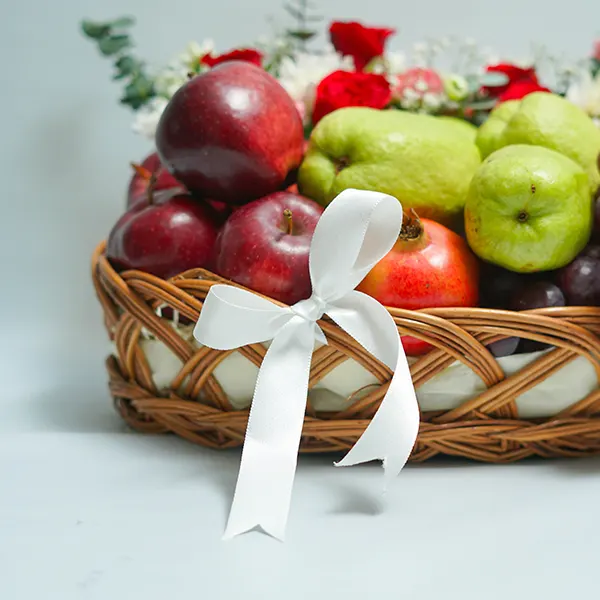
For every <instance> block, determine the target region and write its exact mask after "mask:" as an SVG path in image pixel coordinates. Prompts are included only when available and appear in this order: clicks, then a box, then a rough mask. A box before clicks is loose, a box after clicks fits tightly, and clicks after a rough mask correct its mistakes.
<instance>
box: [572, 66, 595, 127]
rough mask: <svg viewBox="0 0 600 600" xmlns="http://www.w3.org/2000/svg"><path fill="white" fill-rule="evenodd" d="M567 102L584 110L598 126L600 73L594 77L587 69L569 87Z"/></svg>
mask: <svg viewBox="0 0 600 600" xmlns="http://www.w3.org/2000/svg"><path fill="white" fill-rule="evenodd" d="M566 98H567V100H569V101H570V102H572V103H573V104H576V105H577V106H579V107H580V108H582V109H583V110H584V111H585V112H586V113H587V114H588V115H589V116H590V117H592V119H594V121H595V122H596V124H599V123H600V73H598V74H597V75H596V77H592V75H591V73H590V72H589V71H588V70H587V69H585V70H583V71H581V73H580V74H579V76H578V77H577V78H574V80H573V82H572V83H571V85H570V86H569V89H568V90H567V94H566Z"/></svg>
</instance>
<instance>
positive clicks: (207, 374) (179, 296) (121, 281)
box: [92, 243, 600, 462]
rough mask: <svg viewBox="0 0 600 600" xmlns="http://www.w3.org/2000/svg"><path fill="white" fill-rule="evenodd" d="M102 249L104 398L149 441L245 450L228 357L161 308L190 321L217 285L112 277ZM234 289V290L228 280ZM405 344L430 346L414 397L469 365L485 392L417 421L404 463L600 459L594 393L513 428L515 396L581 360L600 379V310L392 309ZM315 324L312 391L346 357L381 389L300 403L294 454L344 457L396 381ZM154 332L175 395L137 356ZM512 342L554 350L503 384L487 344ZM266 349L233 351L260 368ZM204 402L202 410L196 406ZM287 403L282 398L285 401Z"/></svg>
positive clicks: (598, 400) (187, 278)
mask: <svg viewBox="0 0 600 600" xmlns="http://www.w3.org/2000/svg"><path fill="white" fill-rule="evenodd" d="M104 248H105V245H104V243H102V244H100V245H99V246H98V247H97V249H96V251H95V253H94V255H93V258H92V276H93V281H94V285H95V289H96V293H97V296H98V299H99V300H100V303H101V305H102V308H103V311H104V320H105V325H106V328H107V331H108V333H109V336H110V338H111V339H112V340H113V341H114V343H115V346H116V349H117V350H116V355H114V356H110V357H109V358H108V359H107V363H106V364H107V369H108V374H109V381H110V383H109V386H110V392H111V395H112V397H113V399H114V403H115V406H116V408H117V410H118V411H119V413H120V414H121V416H122V417H123V419H124V420H125V421H126V422H127V423H128V424H129V425H130V426H131V427H133V428H134V429H136V430H138V431H142V432H146V433H165V432H172V433H175V434H176V435H179V436H181V437H183V438H185V439H187V440H189V441H191V442H194V443H197V444H201V445H204V446H210V447H213V448H229V447H234V446H241V445H242V443H243V440H244V434H245V429H246V423H247V419H248V411H247V410H235V409H234V408H233V407H232V406H231V404H230V402H229V400H228V398H227V396H226V394H225V393H224V392H223V389H222V388H221V386H220V384H219V383H218V381H217V380H216V378H215V377H214V374H213V370H214V369H215V368H216V367H217V366H218V365H219V364H220V363H221V361H223V359H225V358H226V357H227V356H228V355H229V354H231V352H232V351H228V352H223V351H217V350H212V349H210V348H201V349H197V348H195V347H192V346H191V345H190V344H189V343H188V342H187V341H186V340H185V339H183V338H182V337H181V336H180V335H178V334H177V333H176V332H175V330H174V329H173V328H172V327H171V326H170V325H169V324H168V323H167V322H166V321H165V320H164V319H161V318H159V317H158V316H157V315H156V309H157V308H158V307H159V306H161V305H165V304H166V305H168V306H170V307H172V308H173V309H174V310H176V311H178V312H179V313H180V314H181V315H183V316H185V317H187V318H188V319H190V320H193V321H196V320H197V319H198V315H199V314H200V311H201V309H202V303H203V300H204V299H205V298H206V295H207V293H208V291H209V289H210V287H211V286H212V285H213V284H214V283H216V282H222V281H223V280H221V279H220V278H219V277H217V276H216V275H214V274H212V273H209V272H207V271H204V270H200V269H197V270H193V271H188V272H187V273H184V274H182V275H181V276H178V277H176V278H174V279H172V280H169V281H165V280H162V279H159V278H157V277H154V276H152V275H148V274H145V273H141V272H139V271H129V272H125V273H121V274H118V273H116V272H115V271H114V269H113V268H112V267H111V265H110V264H109V262H108V261H107V260H106V258H105V256H104ZM228 283H229V282H228ZM390 312H391V314H392V316H393V318H394V321H395V322H396V325H397V326H398V331H399V332H400V334H401V335H412V336H414V337H417V338H420V339H423V340H425V341H427V342H429V343H431V344H432V345H434V346H435V349H433V350H432V351H430V352H429V353H428V354H426V355H425V356H423V357H421V358H419V360H417V361H416V362H415V363H414V364H413V365H411V374H412V378H413V382H414V385H415V387H417V388H418V387H419V386H420V385H422V384H424V383H425V382H426V381H428V380H429V379H431V378H432V377H433V376H435V375H437V374H438V373H440V372H442V371H443V370H444V369H445V368H447V367H448V366H449V365H451V364H452V363H453V362H455V361H457V360H458V361H461V362H462V363H464V364H465V365H468V367H469V368H470V369H472V370H473V371H474V372H475V373H476V374H477V375H479V377H481V379H482V380H483V382H484V383H485V385H486V386H487V389H486V391H485V392H483V393H481V394H479V395H477V396H476V397H473V398H471V399H469V400H468V401H466V402H464V403H463V404H462V405H460V406H459V407H457V408H454V409H452V410H448V411H436V412H428V413H422V414H421V427H420V432H419V437H418V440H417V444H416V445H415V448H414V450H413V454H412V457H411V460H414V461H424V460H427V459H429V458H432V457H433V456H436V455H438V454H447V455H453V456H463V457H467V458H470V459H475V460H479V461H486V462H510V461H516V460H520V459H523V458H526V457H529V456H536V455H537V456H543V457H552V456H568V457H575V456H584V455H589V454H594V453H598V452H600V388H596V389H595V390H594V391H593V392H592V393H590V394H589V395H588V396H587V397H585V398H583V399H582V400H580V401H578V402H577V403H576V404H574V405H572V406H571V407H569V408H568V409H566V410H563V411H562V412H560V413H559V414H557V415H555V416H553V417H552V418H550V419H536V420H522V419H519V417H518V413H517V408H516V404H515V398H517V397H518V396H519V395H520V394H522V393H524V392H526V391H527V390H529V389H531V388H533V387H534V386H536V385H538V384H539V383H540V382H541V381H543V380H544V379H546V378H547V377H549V376H551V375H552V374H554V373H556V372H557V371H559V370H560V369H561V368H562V367H564V366H565V365H566V364H568V363H569V362H571V361H572V360H574V359H575V358H577V357H578V356H584V357H585V358H586V359H587V360H589V361H590V362H591V364H592V365H593V367H594V368H595V371H596V373H597V375H598V378H599V380H600V338H599V337H598V336H599V335H600V308H591V307H581V308H579V307H565V308H552V309H540V310H535V311H527V312H522V313H517V312H509V311H500V310H490V309H480V308H477V309H472V308H444V309H428V310H423V311H416V312H415V311H408V310H399V309H390ZM320 325H321V327H322V329H323V331H324V333H325V335H326V336H327V339H328V342H329V345H328V346H323V347H321V348H319V349H318V350H316V351H315V353H314V355H313V361H312V367H311V373H310V380H309V388H312V387H313V386H315V385H316V384H317V383H318V382H319V381H320V380H321V379H323V377H325V376H326V375H327V374H328V373H329V372H331V371H332V370H333V369H335V368H336V367H337V366H339V365H340V364H341V363H342V362H344V361H345V360H347V359H349V358H351V359H354V360H355V361H357V362H358V363H360V364H362V365H363V366H364V367H365V368H366V369H367V370H368V371H369V372H370V373H372V374H373V375H374V376H375V378H376V379H377V381H379V382H380V385H378V386H372V387H371V388H370V389H369V391H368V393H366V395H361V396H360V398H359V399H357V400H356V401H355V402H353V403H352V404H351V405H350V406H349V407H348V408H347V409H345V410H343V411H341V412H337V413H316V412H315V410H314V409H313V408H312V407H311V405H310V402H308V403H307V409H306V416H305V420H304V428H303V434H302V441H301V447H300V451H301V452H325V451H341V450H345V449H348V448H350V447H351V446H352V445H353V444H354V442H355V441H356V440H357V439H358V438H359V437H360V435H361V434H362V432H363V431H364V429H365V428H366V426H367V425H368V423H369V421H370V419H371V418H372V416H373V415H374V414H375V411H376V410H377V408H378V406H379V403H380V402H381V399H382V398H383V396H384V394H385V391H386V389H387V383H388V382H389V380H390V378H391V372H390V371H389V369H388V368H387V367H386V366H384V365H382V364H381V363H380V362H378V361H377V360H376V359H375V358H373V357H372V356H371V355H370V354H369V353H368V352H367V351H366V350H364V349H363V348H362V347H361V346H360V345H359V344H358V343H357V342H356V341H355V340H354V339H352V338H351V337H350V336H348V335H347V334H346V333H345V332H343V331H342V330H341V329H340V328H339V327H337V326H336V325H335V324H333V323H332V322H330V321H328V320H327V319H324V320H323V321H321V322H320ZM148 333H149V334H151V335H152V336H154V337H155V338H156V339H158V340H160V342H161V343H163V344H165V345H166V346H168V348H170V350H171V351H172V352H173V353H174V354H175V355H176V356H177V357H178V358H179V359H180V360H181V361H182V363H183V368H182V369H181V370H180V372H179V373H178V374H177V376H176V377H175V379H174V380H173V381H172V382H171V386H170V390H169V391H168V393H165V392H164V390H163V391H161V392H159V390H157V389H156V386H155V383H154V381H153V377H152V372H151V370H150V367H149V365H148V362H147V360H146V357H145V356H144V353H143V351H142V350H141V349H140V346H139V342H140V339H141V336H142V335H147V334H148ZM509 336H518V337H521V338H528V339H532V340H537V341H540V342H546V343H548V344H551V345H552V346H554V349H553V350H551V351H550V352H548V353H546V354H544V355H542V356H541V357H540V358H538V359H537V360H535V361H534V362H532V363H530V364H528V365H527V366H526V367H524V368H523V369H521V370H520V371H519V372H518V373H515V374H513V375H511V376H508V377H506V376H505V374H504V372H503V371H502V369H501V367H500V366H499V364H498V362H497V361H496V359H495V358H494V357H493V356H492V355H491V354H490V352H489V351H488V350H487V349H486V348H485V344H489V343H490V342H493V341H496V340H500V339H502V338H505V337H509ZM265 351H266V350H265V348H264V347H263V346H262V345H258V344H256V345H251V346H246V347H244V348H240V349H238V350H235V351H233V352H240V353H242V355H243V356H244V357H246V358H247V359H248V360H250V361H251V362H252V363H254V364H255V365H257V366H260V364H261V361H262V359H263V357H264V354H265ZM200 392H202V401H198V399H197V398H198V397H199V395H200ZM283 400H284V399H282V401H283Z"/></svg>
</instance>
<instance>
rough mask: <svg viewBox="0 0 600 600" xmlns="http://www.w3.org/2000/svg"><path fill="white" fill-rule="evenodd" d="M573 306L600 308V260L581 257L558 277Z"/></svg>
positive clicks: (568, 300) (592, 257)
mask: <svg viewBox="0 0 600 600" xmlns="http://www.w3.org/2000/svg"><path fill="white" fill-rule="evenodd" d="M558 280H559V285H560V287H561V288H562V290H563V292H564V293H565V296H566V297H567V302H568V303H569V304H570V305H571V306H600V258H596V257H595V256H594V255H593V254H592V255H591V256H589V255H588V256H585V255H583V254H581V255H579V256H578V257H577V258H576V259H575V260H574V261H573V262H572V263H570V264H568V265H567V266H566V267H563V268H562V269H561V271H560V273H559V276H558Z"/></svg>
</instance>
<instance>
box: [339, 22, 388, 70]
mask: <svg viewBox="0 0 600 600" xmlns="http://www.w3.org/2000/svg"><path fill="white" fill-rule="evenodd" d="M394 33H396V30H395V29H384V28H380V27H365V26H364V25H361V24H360V23H357V22H356V21H351V22H342V21H334V22H333V23H332V24H331V25H330V26H329V36H330V38H331V43H332V44H333V47H334V48H335V49H336V50H337V51H338V52H339V53H340V54H343V55H344V56H351V57H352V58H353V59H354V66H355V68H356V70H357V71H362V70H363V69H364V68H365V66H366V65H367V64H368V63H369V61H371V60H372V59H373V58H376V57H378V56H381V55H382V54H383V48H384V46H385V42H386V40H387V38H388V37H389V36H390V35H393V34H394Z"/></svg>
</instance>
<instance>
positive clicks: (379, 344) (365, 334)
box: [328, 291, 419, 488]
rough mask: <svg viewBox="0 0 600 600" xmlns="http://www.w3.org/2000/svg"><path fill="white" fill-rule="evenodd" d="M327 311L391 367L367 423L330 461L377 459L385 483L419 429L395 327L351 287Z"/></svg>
mask: <svg viewBox="0 0 600 600" xmlns="http://www.w3.org/2000/svg"><path fill="white" fill-rule="evenodd" d="M328 314H329V316H330V317H331V318H332V319H333V320H334V321H335V322H336V323H337V324H338V325H339V326H340V327H341V328H342V329H344V330H345V331H347V332H348V333H349V334H350V335H351V336H352V337H353V338H354V339H356V341H358V342H359V343H360V344H361V345H362V346H363V347H364V348H365V349H366V350H368V351H369V352H370V353H371V354H373V356H375V357H376V358H378V359H379V360H380V361H381V362H383V363H384V364H386V365H387V366H388V367H390V369H392V370H393V371H394V375H393V377H392V379H391V381H390V384H389V387H388V390H387V392H386V394H385V397H384V398H383V400H382V402H381V405H380V406H379V409H378V410H377V412H376V413H375V415H374V417H373V419H372V420H371V422H370V423H369V425H368V427H367V428H366V429H365V431H364V432H363V434H362V435H361V437H360V438H359V439H358V441H357V442H356V444H354V446H353V447H352V448H351V449H350V451H349V452H348V453H347V454H346V456H344V458H343V459H342V460H341V461H339V462H337V463H335V465H336V466H338V467H346V466H351V465H355V464H359V463H364V462H369V461H371V460H377V459H379V460H382V461H383V468H384V486H385V487H386V488H387V487H388V486H389V484H390V482H391V481H392V480H393V479H394V478H395V477H396V476H397V475H398V473H400V471H401V470H402V468H403V467H404V465H405V464H406V462H407V461H408V458H409V457H410V454H411V452H412V449H413V447H414V444H415V441H416V439H417V434H418V432H419V405H418V402H417V396H416V393H415V388H414V385H413V382H412V378H411V375H410V369H409V366H408V361H407V360H406V354H405V353H404V348H403V347H402V343H401V342H400V336H399V334H398V329H397V327H396V324H395V323H394V320H393V318H392V316H391V315H390V313H389V312H388V311H387V310H386V309H385V308H384V307H383V306H382V305H381V304H379V302H377V301H376V300H374V299H373V298H370V297H369V296H366V295H365V294H361V293H360V292H356V291H354V292H350V293H349V294H347V295H346V296H345V297H344V298H341V299H340V300H339V301H337V302H336V305H335V307H334V308H333V309H332V310H330V311H328Z"/></svg>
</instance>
